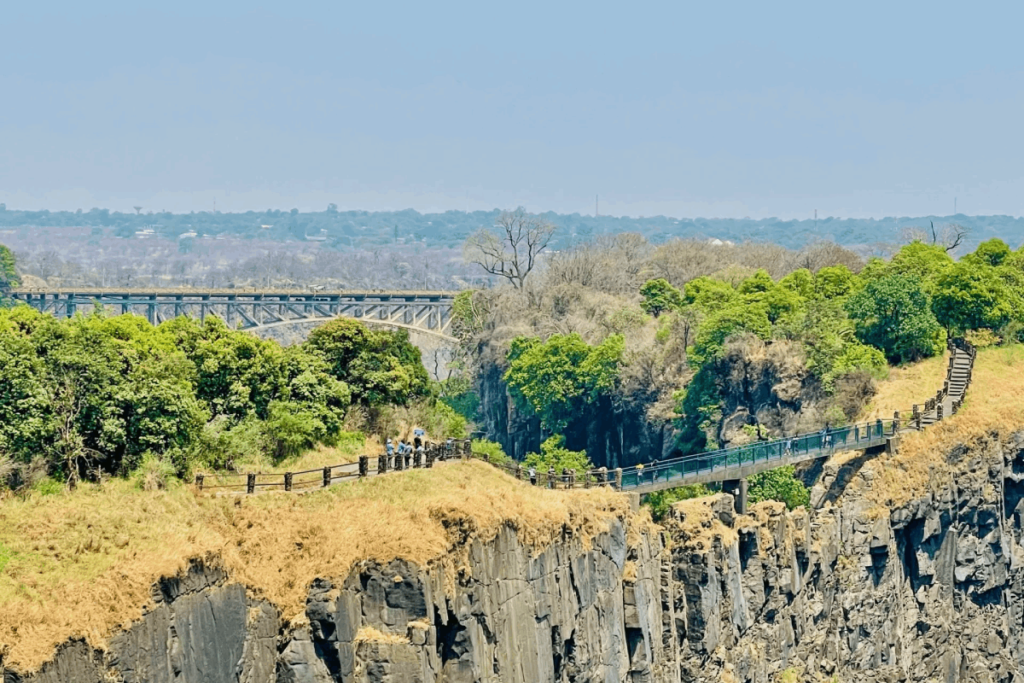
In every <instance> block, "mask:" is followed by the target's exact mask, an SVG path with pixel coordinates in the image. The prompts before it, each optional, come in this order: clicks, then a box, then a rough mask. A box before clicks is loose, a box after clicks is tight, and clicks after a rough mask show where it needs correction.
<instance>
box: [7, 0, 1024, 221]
mask: <svg viewBox="0 0 1024 683" xmlns="http://www.w3.org/2000/svg"><path fill="white" fill-rule="evenodd" d="M11 4H12V5H13V3H11ZM211 5H213V6H212V7H211ZM4 14H5V16H4V20H3V25H2V26H0V201H3V202H6V203H7V206H8V207H9V208H50V209H77V208H84V209H88V208H90V207H92V206H104V207H109V208H115V209H129V207H131V206H132V205H134V204H141V205H143V206H145V207H147V208H152V209H154V210H158V209H168V210H174V211H186V212H187V211H190V210H196V211H200V210H209V209H211V208H213V205H214V202H216V208H217V209H220V210H245V209H265V208H284V209H287V208H292V207H298V208H300V209H317V210H319V209H322V208H323V207H325V206H326V205H327V203H328V202H335V203H337V204H338V205H339V207H340V208H345V209H367V210H374V209H401V208H408V207H412V208H415V209H418V210H421V211H434V210H446V209H490V208H495V207H501V208H503V207H512V206H515V205H520V204H521V205H525V206H526V207H527V208H529V209H531V210H555V211H561V212H573V211H579V212H592V211H593V210H594V198H595V195H600V197H601V200H600V201H601V212H602V213H610V214H616V215H634V216H635V215H653V214H666V215H672V216H679V217H697V216H703V217H711V216H721V217H724V216H735V217H742V216H752V217H761V216H780V217H787V218H802V217H810V216H812V215H813V211H814V210H815V209H817V210H818V212H819V214H820V215H823V216H824V215H834V216H842V217H865V216H875V217H882V216H890V215H924V214H939V215H942V214H949V213H952V210H953V201H954V197H956V200H957V208H958V209H959V210H960V211H961V212H963V213H968V214H988V213H1005V214H1011V215H1021V214H1022V213H1024V167H1022V164H1021V159H1024V154H1022V153H1024V134H1022V130H1021V129H1022V126H1024V50H1022V49H1021V47H1020V38H1019V27H1020V26H1021V20H1022V19H1024V4H1021V3H1012V4H1011V3H990V4H986V3H972V4H966V3H959V4H956V5H954V4H952V3H939V2H932V3H927V4H926V3H898V4H897V3H891V2H889V3H870V2H868V3H865V2H861V3H844V4H840V3H820V2H819V3H736V2H732V3H726V2H720V3H708V2H703V3H699V4H697V3H694V4H688V3H637V2H634V3H620V4H606V3H586V4H583V3H558V4H554V3H550V2H546V3H541V2H536V3H534V2H517V3H479V2H476V3H444V2H434V3H416V4H406V3H387V2H374V3H366V2H363V3H329V4H328V3H302V2H292V3H274V4H254V3H242V2H217V3H211V2H192V1H191V0H184V1H181V2H175V3H161V4H155V3H144V2H142V3H140V2H103V1H102V0H98V1H96V2H91V3H59V2H45V1H38V2H31V3H28V2H25V3H19V4H17V5H14V6H13V7H5V11H4Z"/></svg>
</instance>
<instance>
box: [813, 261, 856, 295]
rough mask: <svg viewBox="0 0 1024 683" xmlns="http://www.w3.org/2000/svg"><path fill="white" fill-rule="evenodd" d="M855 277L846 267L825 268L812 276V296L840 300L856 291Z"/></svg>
mask: <svg viewBox="0 0 1024 683" xmlns="http://www.w3.org/2000/svg"><path fill="white" fill-rule="evenodd" d="M857 284H858V282H857V276H856V275H854V274H853V273H851V272H850V269H849V268H847V267H846V266H827V267H825V268H822V269H821V270H819V271H818V273H817V274H816V275H815V276H814V296H816V297H817V298H819V299H841V298H843V297H845V296H848V295H850V294H852V293H853V291H854V290H855V289H857Z"/></svg>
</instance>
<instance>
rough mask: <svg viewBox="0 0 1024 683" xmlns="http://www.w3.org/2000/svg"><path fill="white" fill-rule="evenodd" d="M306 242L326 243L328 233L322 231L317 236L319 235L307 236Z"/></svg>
mask: <svg viewBox="0 0 1024 683" xmlns="http://www.w3.org/2000/svg"><path fill="white" fill-rule="evenodd" d="M306 240H307V241H308V242H326V241H327V231H326V230H323V229H321V230H320V233H319V234H317V235H306Z"/></svg>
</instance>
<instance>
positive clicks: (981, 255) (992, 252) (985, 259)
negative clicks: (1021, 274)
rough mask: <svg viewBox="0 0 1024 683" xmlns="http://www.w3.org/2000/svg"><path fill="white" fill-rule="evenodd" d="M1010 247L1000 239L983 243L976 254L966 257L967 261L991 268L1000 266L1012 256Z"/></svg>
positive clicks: (976, 250)
mask: <svg viewBox="0 0 1024 683" xmlns="http://www.w3.org/2000/svg"><path fill="white" fill-rule="evenodd" d="M1010 253H1011V252H1010V247H1009V245H1007V244H1006V242H1004V241H1002V240H1001V239H999V238H998V237H993V238H992V239H990V240H988V241H986V242H982V243H981V244H979V245H978V248H977V249H975V250H974V253H972V254H969V255H968V256H967V257H965V260H973V261H977V262H979V263H984V264H985V265H989V266H1000V265H1002V264H1003V261H1005V260H1006V259H1007V258H1008V257H1009V256H1010Z"/></svg>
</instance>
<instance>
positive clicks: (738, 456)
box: [622, 420, 899, 489]
mask: <svg viewBox="0 0 1024 683" xmlns="http://www.w3.org/2000/svg"><path fill="white" fill-rule="evenodd" d="M898 428H899V427H898V423H897V422H895V421H894V420H875V421H874V422H864V423H860V424H855V425H850V426H848V427H840V428H837V429H830V430H822V431H819V432H814V433H811V434H801V435H798V436H792V437H785V438H782V439H776V440H774V441H758V442H756V443H751V444H747V445H744V446H735V447H733V448H724V449H721V450H717V451H707V452H705V453H695V454H693V455H684V456H681V457H678V458H672V459H671V460H663V461H661V462H658V463H655V464H652V465H650V466H647V467H643V468H637V467H630V468H628V469H623V470H622V488H623V489H631V488H637V487H640V486H650V485H653V484H659V483H662V482H668V481H673V482H678V483H679V485H684V484H686V481H687V480H688V479H696V478H698V477H702V476H703V475H707V474H711V473H719V474H721V477H720V478H721V479H729V478H730V475H729V473H730V471H732V472H739V471H741V470H742V469H743V468H746V467H748V466H750V465H758V464H761V463H773V464H774V466H782V465H785V464H787V463H788V462H797V461H800V460H807V459H810V458H815V457H822V456H825V455H829V454H831V453H834V452H836V451H847V450H861V449H864V448H871V447H874V446H881V445H883V444H885V440H886V439H887V438H889V437H891V436H892V435H893V434H894V432H895V430H896V429H898Z"/></svg>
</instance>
